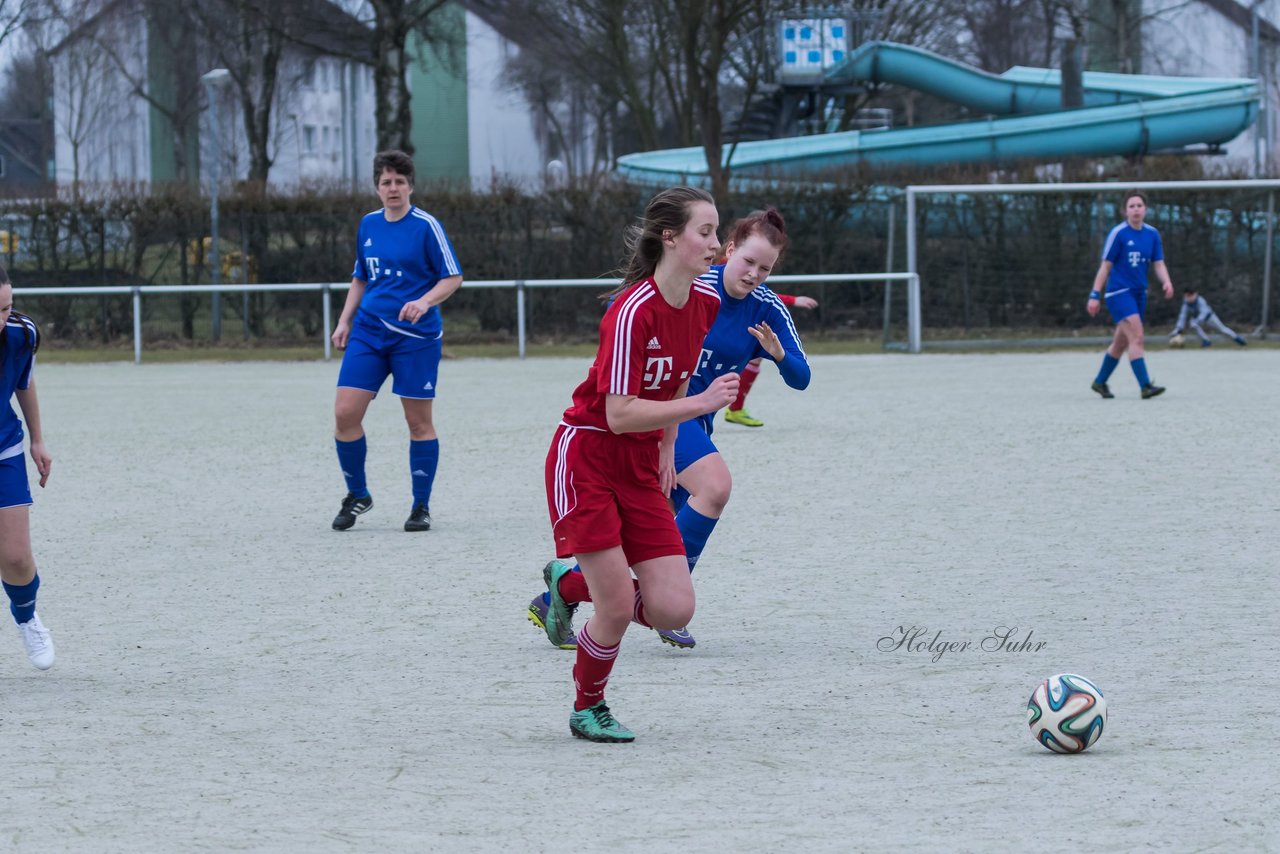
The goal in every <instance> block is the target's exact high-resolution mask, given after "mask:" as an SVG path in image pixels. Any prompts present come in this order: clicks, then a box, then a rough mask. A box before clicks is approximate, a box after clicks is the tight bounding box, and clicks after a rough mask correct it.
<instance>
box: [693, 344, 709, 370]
mask: <svg viewBox="0 0 1280 854" xmlns="http://www.w3.org/2000/svg"><path fill="white" fill-rule="evenodd" d="M710 362H711V351H710V350H708V349H707V348H706V347H703V348H702V355H700V356H698V367H697V368H695V369H694V371H693V375H694V376H695V377H696V376H700V375H701V374H702V369H703V368H705V367H706V366H707V365H708V364H709V363H710Z"/></svg>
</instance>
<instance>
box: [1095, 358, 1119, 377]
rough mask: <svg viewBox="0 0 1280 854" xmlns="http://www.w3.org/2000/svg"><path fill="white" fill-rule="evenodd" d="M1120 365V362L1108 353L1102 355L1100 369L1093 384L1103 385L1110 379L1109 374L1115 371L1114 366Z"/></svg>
mask: <svg viewBox="0 0 1280 854" xmlns="http://www.w3.org/2000/svg"><path fill="white" fill-rule="evenodd" d="M1118 364H1120V360H1119V359H1117V358H1116V357H1115V356H1113V355H1111V354H1110V353H1103V354H1102V367H1101V368H1099V369H1098V376H1096V377H1094V380H1093V381H1094V382H1095V383H1105V382H1106V381H1107V380H1109V379H1111V372H1112V371H1114V370H1115V369H1116V365H1118Z"/></svg>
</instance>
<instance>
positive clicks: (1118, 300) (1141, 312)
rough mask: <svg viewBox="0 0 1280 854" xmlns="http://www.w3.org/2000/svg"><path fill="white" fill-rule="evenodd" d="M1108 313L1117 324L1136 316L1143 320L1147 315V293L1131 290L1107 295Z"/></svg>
mask: <svg viewBox="0 0 1280 854" xmlns="http://www.w3.org/2000/svg"><path fill="white" fill-rule="evenodd" d="M1107 311H1108V312H1109V313H1110V314H1111V320H1112V321H1113V322H1115V323H1119V322H1120V321H1122V320H1124V319H1125V318H1126V317H1130V316H1132V315H1135V314H1136V315H1138V319H1139V320H1141V319H1142V318H1143V317H1145V316H1146V314H1147V292H1146V291H1135V290H1133V289H1129V290H1127V291H1119V292H1117V293H1114V294H1107Z"/></svg>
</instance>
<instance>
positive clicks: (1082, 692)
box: [1027, 673, 1107, 753]
mask: <svg viewBox="0 0 1280 854" xmlns="http://www.w3.org/2000/svg"><path fill="white" fill-rule="evenodd" d="M1106 723H1107V701H1106V700H1105V699H1104V698H1103V696H1102V692H1101V691H1099V690H1098V686H1097V685H1094V684H1093V683H1092V682H1090V681H1089V680H1088V679H1086V678H1084V677H1083V676H1077V675H1075V674H1074V673H1059V674H1057V675H1056V676H1050V677H1049V678H1048V679H1046V680H1044V681H1043V682H1041V683H1040V684H1039V685H1037V686H1036V689H1035V690H1034V691H1032V692H1031V699H1030V701H1028V702H1027V725H1028V726H1029V727H1031V737H1032V738H1034V739H1035V740H1036V741H1038V742H1040V744H1042V745H1043V746H1044V747H1046V748H1048V749H1049V750H1052V751H1053V752H1054V753H1079V752H1081V751H1082V750H1085V749H1087V748H1088V747H1090V746H1091V745H1092V744H1093V743H1094V742H1095V741H1097V740H1098V738H1099V737H1100V736H1101V735H1102V728H1103V727H1104V726H1106Z"/></svg>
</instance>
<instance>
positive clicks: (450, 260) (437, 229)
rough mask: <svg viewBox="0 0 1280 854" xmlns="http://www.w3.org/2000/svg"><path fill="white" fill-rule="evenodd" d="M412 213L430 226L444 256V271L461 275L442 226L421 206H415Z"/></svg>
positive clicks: (452, 274)
mask: <svg viewBox="0 0 1280 854" xmlns="http://www.w3.org/2000/svg"><path fill="white" fill-rule="evenodd" d="M412 213H413V215H414V216H416V217H417V218H418V219H420V220H423V221H424V222H426V223H427V224H428V225H430V226H431V233H432V234H434V235H435V236H436V243H437V244H439V246H440V254H441V255H443V256H444V269H445V272H446V273H448V274H449V275H450V276H461V275H462V268H461V267H459V266H458V259H457V258H455V257H454V254H453V250H451V249H450V248H449V241H448V240H445V237H444V227H443V226H441V225H440V221H439V220H438V219H436V218H435V217H433V216H432V215H431V214H429V213H427V212H426V211H424V210H423V209H422V208H417V207H415V208H414V209H413V211H412Z"/></svg>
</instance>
